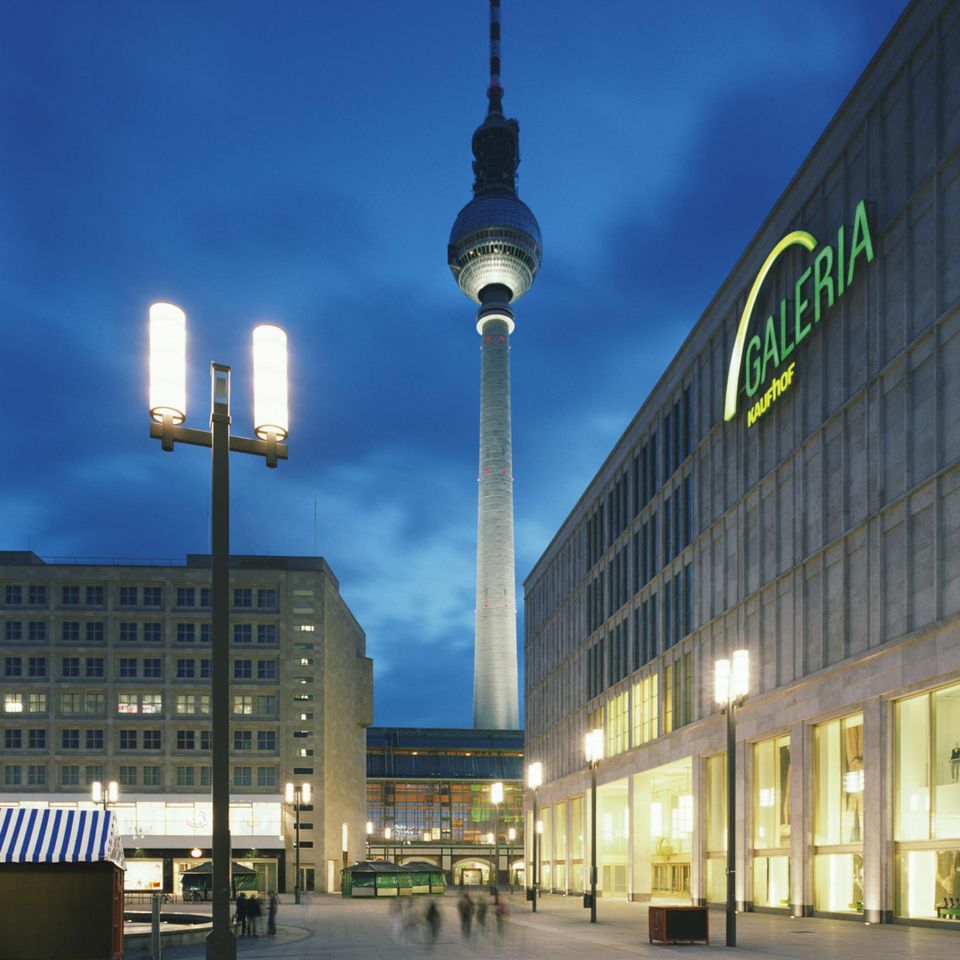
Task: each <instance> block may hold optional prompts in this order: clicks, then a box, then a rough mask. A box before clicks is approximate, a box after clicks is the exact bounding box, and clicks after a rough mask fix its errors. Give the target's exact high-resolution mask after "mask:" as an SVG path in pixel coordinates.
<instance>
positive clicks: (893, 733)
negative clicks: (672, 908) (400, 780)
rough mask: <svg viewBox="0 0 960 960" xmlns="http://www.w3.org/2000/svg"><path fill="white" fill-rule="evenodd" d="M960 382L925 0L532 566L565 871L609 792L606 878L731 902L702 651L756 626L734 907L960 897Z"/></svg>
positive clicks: (942, 102)
mask: <svg viewBox="0 0 960 960" xmlns="http://www.w3.org/2000/svg"><path fill="white" fill-rule="evenodd" d="M735 252H736V251H731V253H735ZM731 259H733V257H731ZM643 346H644V344H643V335H642V332H641V333H638V337H637V350H638V355H639V353H640V352H641V351H642V350H643ZM958 408H960V7H958V6H957V4H955V3H950V2H947V0H940V2H938V0H931V2H927V3H920V2H915V3H911V4H910V5H909V6H908V7H907V9H906V11H905V13H904V14H903V16H902V17H901V18H900V20H899V21H898V22H897V24H896V25H895V27H894V28H893V30H892V32H891V34H890V36H889V38H888V39H887V41H886V42H885V43H884V44H883V46H882V47H881V49H880V50H879V51H878V53H877V54H876V55H875V57H874V58H873V60H872V61H871V63H870V64H869V66H868V67H867V69H866V71H865V72H864V74H863V76H862V77H861V79H860V80H859V81H858V83H857V84H856V86H855V87H854V89H853V90H852V92H851V93H850V94H849V96H848V97H847V98H846V100H845V101H844V103H843V104H842V105H841V107H840V109H839V111H838V112H837V114H836V116H835V117H834V118H833V120H832V121H831V122H830V124H829V125H828V127H827V129H826V130H825V131H824V133H823V135H822V136H821V137H820V139H819V140H818V141H817V143H816V145H815V146H814V148H813V150H812V151H811V153H810V155H809V156H808V157H807V158H806V160H805V161H804V162H803V164H802V165H801V166H800V169H799V170H798V172H797V174H796V175H795V177H794V178H793V180H792V181H791V182H790V183H789V184H788V185H787V187H786V189H785V191H784V193H783V195H782V196H781V197H780V199H779V200H778V201H777V203H776V204H775V205H774V207H773V209H772V210H771V212H770V213H769V215H768V216H767V218H766V219H765V220H764V222H763V223H762V224H761V225H760V226H759V229H758V231H757V233H756V235H755V237H754V238H753V240H752V241H751V242H750V244H749V245H748V247H747V248H746V250H745V251H743V254H742V256H740V257H739V259H737V262H736V265H735V267H734V269H733V270H732V272H731V273H730V275H729V277H728V278H727V279H726V280H725V281H724V283H723V284H722V285H721V287H720V289H719V290H718V291H717V293H716V294H715V296H714V297H713V298H712V299H711V301H710V304H709V305H708V306H707V308H706V309H705V311H704V312H703V314H702V315H701V316H700V318H699V319H698V320H697V321H696V323H695V324H694V325H693V327H692V329H691V332H690V334H689V336H688V337H687V339H686V340H685V341H684V343H683V344H682V345H681V346H680V348H679V350H678V352H677V354H676V356H675V357H674V358H673V359H672V360H671V361H670V363H669V364H668V365H667V367H666V369H665V370H664V372H663V374H662V376H661V378H660V380H659V381H658V382H657V384H656V386H655V387H654V388H653V390H652V391H651V392H650V394H649V395H648V396H647V397H646V398H645V399H643V400H642V403H641V405H640V408H639V410H638V411H637V413H636V415H635V416H634V418H633V420H632V421H631V422H630V423H629V425H627V427H626V429H625V431H624V433H623V435H622V436H621V438H620V439H619V440H618V441H617V443H616V444H615V445H614V447H613V449H612V450H611V451H610V453H609V455H608V456H607V457H606V459H605V460H604V462H603V463H602V464H601V465H600V467H599V469H598V471H597V473H596V476H595V477H594V478H593V480H592V481H591V482H590V484H589V485H588V486H587V488H586V489H585V491H584V492H583V494H582V496H581V497H580V499H579V501H578V502H577V504H576V505H575V506H574V508H573V509H572V511H571V512H570V514H569V516H568V517H567V519H566V520H565V521H564V523H563V524H562V525H561V527H560V528H559V530H558V531H557V532H556V534H555V536H554V538H553V540H552V541H551V543H550V544H549V546H548V547H547V549H546V551H545V552H544V554H543V555H542V557H541V558H540V559H539V560H538V562H537V563H536V564H535V566H534V568H533V570H532V571H531V573H530V575H529V576H528V578H527V580H526V582H525V585H524V588H525V599H524V628H525V634H526V635H525V671H524V677H525V680H524V682H525V710H526V717H525V720H526V724H525V727H526V759H527V761H529V762H535V761H539V762H541V763H542V764H543V774H544V783H543V785H542V786H541V787H540V789H539V791H538V802H539V805H540V809H541V810H542V811H543V814H542V821H543V825H544V842H543V844H542V845H541V851H542V862H541V864H540V876H541V879H542V885H543V887H544V888H545V889H549V890H554V891H556V892H558V893H571V894H579V893H580V892H582V891H583V889H584V885H585V882H586V878H587V872H586V869H585V865H586V866H588V865H589V863H590V850H589V838H590V825H591V821H592V819H593V817H594V816H596V819H597V851H596V854H597V863H598V868H599V869H598V883H599V887H600V889H601V891H602V894H603V896H605V897H621V898H624V899H627V900H635V901H644V902H647V901H654V902H656V901H665V902H678V903H690V902H691V901H692V902H695V903H711V902H713V903H719V902H722V901H724V900H725V898H726V861H727V845H728V837H727V809H726V804H727V792H728V791H727V786H728V785H727V775H728V774H727V757H726V720H725V717H724V716H723V714H722V712H721V709H720V707H718V706H717V704H716V703H715V702H714V697H713V678H714V669H715V664H716V661H717V660H718V659H721V658H726V657H729V656H730V654H731V653H732V651H734V650H740V649H743V650H747V651H748V652H749V659H750V677H749V689H748V693H747V695H746V698H745V700H744V701H743V703H742V705H741V706H739V707H738V708H737V711H736V748H735V749H736V771H737V773H736V782H735V784H734V792H735V796H736V799H737V809H736V811H735V812H736V815H737V823H738V829H737V833H736V837H735V844H734V851H733V854H734V857H735V861H736V873H735V881H736V899H737V902H738V904H739V906H740V908H741V909H744V910H770V911H782V912H783V913H785V914H787V913H788V914H791V915H799V916H808V915H818V916H834V917H842V918H850V919H854V920H865V921H869V922H891V921H900V922H918V923H941V924H945V923H946V924H960V876H958V869H960V418H958V417H957V416H956V411H957V409H958ZM597 728H602V729H603V731H604V748H605V749H604V758H603V759H602V761H601V763H600V765H599V768H598V771H597V776H598V791H597V809H596V811H593V810H591V809H590V802H591V801H590V774H589V770H588V768H587V765H586V761H585V760H584V755H583V737H584V734H585V733H586V732H587V731H591V730H594V729H597ZM531 805H532V798H531V796H530V795H529V794H528V795H527V800H526V809H527V811H528V813H529V811H530V809H531ZM530 856H531V849H530V844H529V843H528V845H527V857H528V860H529V858H530Z"/></svg>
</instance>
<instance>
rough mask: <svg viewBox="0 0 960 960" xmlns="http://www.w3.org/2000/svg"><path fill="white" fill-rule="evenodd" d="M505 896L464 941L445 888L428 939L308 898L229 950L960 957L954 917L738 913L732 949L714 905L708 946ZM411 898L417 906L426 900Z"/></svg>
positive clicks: (547, 902) (761, 958) (523, 959)
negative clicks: (402, 935)
mask: <svg viewBox="0 0 960 960" xmlns="http://www.w3.org/2000/svg"><path fill="white" fill-rule="evenodd" d="M404 899H406V898H404ZM507 899H508V903H509V906H510V911H511V913H510V917H509V919H508V921H507V923H506V925H505V930H504V933H503V935H502V936H498V935H497V933H496V932H495V928H494V924H493V916H492V913H491V914H490V917H489V919H488V924H487V926H488V929H487V930H486V931H483V932H481V933H477V932H476V923H475V924H474V928H475V933H474V936H473V937H471V939H470V940H468V941H465V940H463V939H462V938H461V936H460V924H459V920H458V917H457V910H456V904H457V893H456V892H455V891H452V890H451V891H449V892H448V893H447V894H446V896H444V897H442V898H439V899H438V903H439V905H440V909H441V916H442V926H441V930H440V936H439V938H438V940H437V943H436V944H435V945H433V946H429V945H427V944H426V943H425V942H424V938H423V933H422V932H421V930H419V929H418V930H417V931H416V933H415V934H414V936H413V937H411V938H410V939H408V941H407V942H406V943H398V942H397V940H396V939H395V935H394V924H393V922H392V921H393V914H392V913H391V901H390V900H386V899H385V900H344V899H342V898H340V897H339V896H327V895H313V896H312V898H311V902H310V903H309V904H301V905H299V906H297V905H294V904H291V903H283V904H281V907H280V914H279V916H278V921H279V935H278V936H277V937H276V938H272V937H271V938H267V937H259V938H257V939H241V940H239V941H238V951H237V953H238V957H241V958H243V960H280V958H283V960H308V958H309V960H414V958H415V960H420V958H435V960H467V958H469V960H541V958H542V960H547V958H549V960H628V958H658V957H659V958H661V960H667V958H669V957H674V958H677V957H681V958H684V960H699V958H704V957H713V958H719V957H722V956H724V955H727V956H742V957H744V958H749V960H767V958H769V960H794V958H796V960H800V958H811V957H812V958H816V960H957V957H958V956H960V921H958V922H957V923H956V925H955V926H953V925H951V926H945V927H943V928H939V927H938V928H936V929H934V928H930V927H914V926H905V925H900V924H877V925H872V926H867V925H865V924H863V923H860V922H857V921H847V920H826V919H804V920H790V919H789V918H787V917H781V916H772V915H769V914H759V913H751V914H740V915H739V916H738V918H737V919H738V924H737V932H738V946H737V948H736V949H735V950H733V949H728V948H727V947H726V946H725V945H724V930H725V927H724V914H723V912H722V911H720V910H711V912H710V933H711V943H710V945H709V946H705V945H704V944H696V945H691V944H677V945H661V944H650V943H649V942H648V938H647V910H646V907H644V906H643V905H641V904H630V903H623V902H618V901H606V902H605V901H603V900H600V901H599V903H598V919H599V922H598V923H597V924H596V925H591V924H590V922H589V916H590V915H589V911H587V910H584V909H583V907H582V906H581V900H580V899H579V898H577V897H556V896H547V897H544V898H542V900H541V901H540V903H539V904H538V911H537V913H536V914H533V913H531V912H530V907H529V904H527V903H526V902H524V900H523V898H522V897H521V896H518V895H515V896H513V897H509V898H507ZM412 902H413V906H414V908H415V909H417V910H421V911H422V910H423V909H424V907H425V904H426V898H423V897H416V898H413V900H412ZM393 903H396V901H393ZM264 919H266V918H264ZM203 956H204V950H203V946H202V945H194V946H190V947H170V948H165V949H164V951H163V957H164V960H200V958H203ZM142 957H143V954H142V953H141V952H140V951H137V952H136V953H131V952H129V951H128V952H127V954H126V960H141V958H142Z"/></svg>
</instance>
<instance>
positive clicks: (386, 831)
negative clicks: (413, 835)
mask: <svg viewBox="0 0 960 960" xmlns="http://www.w3.org/2000/svg"><path fill="white" fill-rule="evenodd" d="M392 836H393V830H391V829H390V827H384V828H383V840H384V846H383V855H384V857H386V856H387V850H388V848H387V844H388V843H389V842H390V838H391V837H392ZM394 862H396V857H394Z"/></svg>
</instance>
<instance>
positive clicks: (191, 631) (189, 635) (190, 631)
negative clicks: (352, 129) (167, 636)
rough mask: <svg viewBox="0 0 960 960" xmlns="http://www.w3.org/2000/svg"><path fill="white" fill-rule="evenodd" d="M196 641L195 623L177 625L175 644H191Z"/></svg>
mask: <svg viewBox="0 0 960 960" xmlns="http://www.w3.org/2000/svg"><path fill="white" fill-rule="evenodd" d="M196 639H197V625H196V624H195V623H178V624H177V643H193V642H194V641H195V640H196Z"/></svg>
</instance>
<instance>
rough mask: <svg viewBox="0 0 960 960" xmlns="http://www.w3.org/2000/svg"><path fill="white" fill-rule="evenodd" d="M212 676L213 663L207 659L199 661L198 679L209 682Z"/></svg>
mask: <svg viewBox="0 0 960 960" xmlns="http://www.w3.org/2000/svg"><path fill="white" fill-rule="evenodd" d="M212 676H213V661H212V660H211V659H210V658H209V657H204V658H203V659H201V661H200V679H201V680H209V679H210V678H211V677H212Z"/></svg>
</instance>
